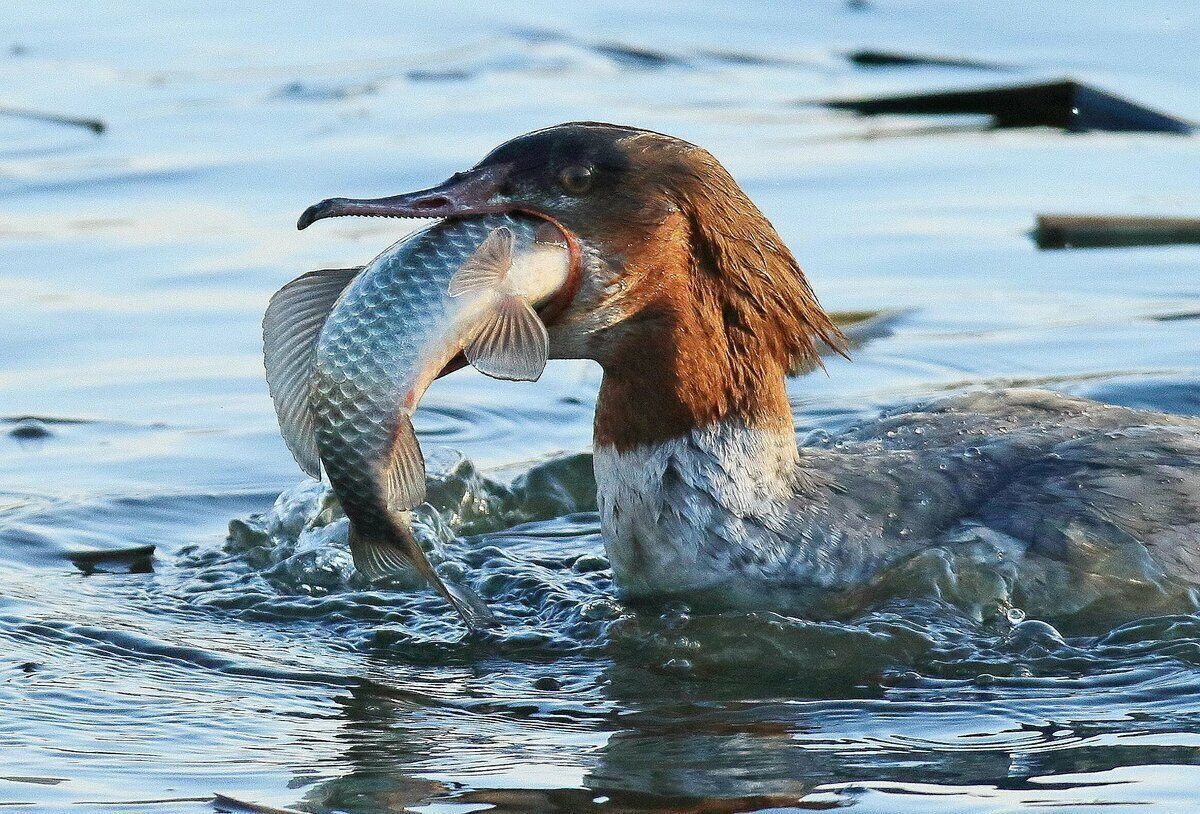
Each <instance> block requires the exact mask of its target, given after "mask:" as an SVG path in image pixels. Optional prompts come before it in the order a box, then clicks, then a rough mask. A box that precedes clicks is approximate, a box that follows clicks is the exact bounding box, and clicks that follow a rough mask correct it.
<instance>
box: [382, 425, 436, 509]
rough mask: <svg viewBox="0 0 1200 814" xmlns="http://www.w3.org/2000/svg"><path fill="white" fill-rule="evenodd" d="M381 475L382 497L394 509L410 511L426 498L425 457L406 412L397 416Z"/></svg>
mask: <svg viewBox="0 0 1200 814" xmlns="http://www.w3.org/2000/svg"><path fill="white" fill-rule="evenodd" d="M380 475H381V477H380V483H382V484H383V497H384V500H385V501H386V503H387V507H388V508H389V509H391V510H392V511H394V512H404V511H408V510H409V509H411V508H412V507H413V506H416V505H417V504H418V503H420V502H421V501H423V500H424V499H425V457H424V456H423V455H422V454H421V445H420V444H418V443H417V434H416V432H415V431H414V430H413V425H412V421H411V420H410V419H409V417H408V416H406V415H401V416H399V417H398V418H397V421H396V429H395V430H394V431H393V433H392V448H391V450H390V454H389V455H388V457H387V460H386V461H385V462H384V464H383V469H382V471H381V473H380Z"/></svg>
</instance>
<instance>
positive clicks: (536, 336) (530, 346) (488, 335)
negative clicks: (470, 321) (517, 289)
mask: <svg viewBox="0 0 1200 814" xmlns="http://www.w3.org/2000/svg"><path fill="white" fill-rule="evenodd" d="M549 352H550V339H549V336H548V335H547V334H546V326H545V325H543V324H542V319H541V317H539V316H538V315H537V312H536V311H534V310H533V307H532V306H530V304H529V303H527V302H526V301H525V300H523V299H522V298H520V297H518V296H516V295H511V294H510V295H505V296H502V297H500V299H499V300H498V301H497V302H496V304H495V306H493V307H492V308H491V309H490V310H489V311H488V313H487V314H486V315H485V317H484V319H483V321H482V322H481V323H480V325H479V328H478V330H477V332H476V333H475V337H474V338H473V339H472V340H471V341H470V342H468V343H467V346H466V347H465V348H463V353H464V355H465V356H466V357H467V361H468V362H470V363H471V364H472V365H473V366H474V367H475V369H476V370H478V371H479V372H480V373H483V374H486V375H488V376H491V377H492V378H494V379H509V380H512V381H526V382H532V381H537V379H538V377H539V376H541V375H542V370H544V369H545V367H546V357H547V356H548V355H549Z"/></svg>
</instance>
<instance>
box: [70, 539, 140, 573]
mask: <svg viewBox="0 0 1200 814" xmlns="http://www.w3.org/2000/svg"><path fill="white" fill-rule="evenodd" d="M67 559H68V560H70V561H71V562H72V563H74V564H75V567H76V568H78V569H79V570H80V571H84V572H85V573H89V574H90V573H93V572H95V571H102V570H104V569H105V567H106V566H113V565H116V566H120V567H122V568H123V569H124V570H127V571H129V572H130V573H133V574H144V573H147V572H149V571H151V570H152V565H151V560H153V559H154V546H152V545H139V546H132V547H130V548H110V549H105V550H101V551H75V552H72V553H70V554H68V555H67Z"/></svg>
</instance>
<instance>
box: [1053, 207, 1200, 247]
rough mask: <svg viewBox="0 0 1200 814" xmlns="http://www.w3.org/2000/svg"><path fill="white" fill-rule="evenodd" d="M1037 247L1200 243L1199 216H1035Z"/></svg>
mask: <svg viewBox="0 0 1200 814" xmlns="http://www.w3.org/2000/svg"><path fill="white" fill-rule="evenodd" d="M1033 238H1034V240H1035V241H1036V242H1037V245H1038V248H1039V249H1078V248H1099V247H1104V246H1164V245H1170V244H1181V243H1200V218H1179V217H1137V216H1129V215H1038V216H1037V227H1036V228H1035V229H1034V232H1033Z"/></svg>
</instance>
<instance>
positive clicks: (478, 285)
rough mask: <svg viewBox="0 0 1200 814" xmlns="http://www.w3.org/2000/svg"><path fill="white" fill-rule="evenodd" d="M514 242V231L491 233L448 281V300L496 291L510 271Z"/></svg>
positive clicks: (503, 229) (504, 228) (493, 231)
mask: <svg viewBox="0 0 1200 814" xmlns="http://www.w3.org/2000/svg"><path fill="white" fill-rule="evenodd" d="M515 242H516V238H515V237H514V236H513V231H512V229H509V228H508V227H507V226H501V227H500V228H498V229H493V230H492V232H491V233H490V234H489V235H488V236H487V237H485V238H484V239H483V242H482V243H480V244H479V248H478V249H476V250H475V253H474V254H472V255H471V256H470V257H468V258H467V262H465V263H463V264H462V266H461V267H460V268H459V269H458V271H456V272H454V276H453V277H451V278H450V290H449V293H450V296H451V297H458V296H461V295H463V294H471V293H474V292H477V291H494V290H496V289H498V288H499V287H500V283H502V282H503V281H504V277H505V275H507V274H508V272H509V269H511V268H512V262H513V244H514V243H515Z"/></svg>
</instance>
